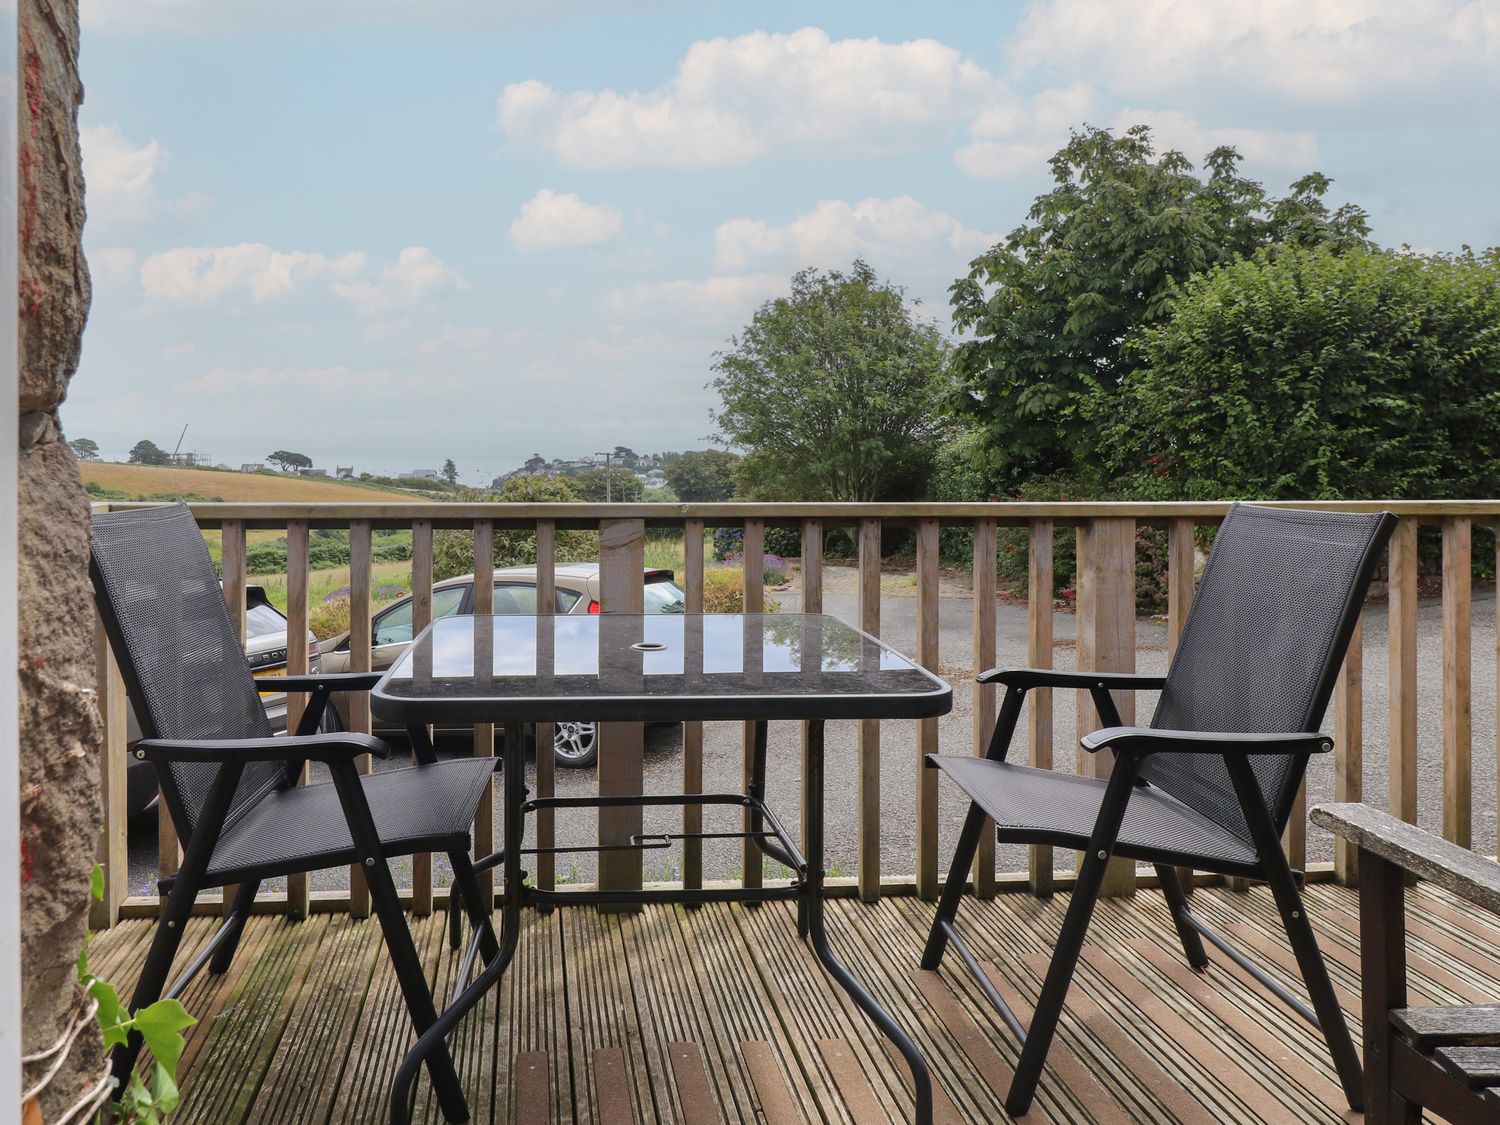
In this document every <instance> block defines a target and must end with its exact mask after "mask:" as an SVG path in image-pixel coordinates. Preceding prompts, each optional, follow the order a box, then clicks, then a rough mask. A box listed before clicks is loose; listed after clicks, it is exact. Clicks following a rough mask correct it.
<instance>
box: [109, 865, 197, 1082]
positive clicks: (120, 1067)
mask: <svg viewBox="0 0 1500 1125" xmlns="http://www.w3.org/2000/svg"><path fill="white" fill-rule="evenodd" d="M197 898H198V888H197V887H196V886H195V885H194V884H192V883H191V882H189V881H187V880H185V879H183V878H182V876H181V875H180V874H179V875H178V878H177V882H176V883H175V884H173V886H172V892H171V893H170V894H169V895H167V906H166V909H165V910H164V911H163V912H162V916H161V918H160V919H159V920H158V921H157V923H156V933H155V934H153V935H152V937H151V951H150V952H149V953H147V954H146V964H145V965H144V967H142V969H141V975H140V979H139V980H137V981H136V985H135V992H134V993H133V994H132V995H131V997H130V1010H131V1011H132V1012H138V1011H140V1010H141V1009H142V1008H144V1007H146V1005H148V1004H154V1003H156V1001H158V1000H160V999H161V994H162V990H163V989H165V988H166V987H167V976H168V974H169V973H171V971H172V960H173V958H175V957H176V956H177V947H178V946H179V945H181V944H182V934H183V930H184V929H185V928H186V926H187V921H188V918H189V917H190V916H191V915H192V912H193V903H194V901H196V899H197ZM143 1042H144V1040H143V1039H142V1038H141V1036H140V1035H139V1034H138V1033H136V1032H131V1034H130V1039H129V1041H128V1042H126V1043H125V1044H123V1045H122V1046H119V1047H116V1048H115V1049H114V1050H113V1051H111V1052H110V1060H109V1069H110V1073H111V1074H113V1075H114V1077H115V1097H116V1098H118V1097H119V1096H120V1094H122V1093H124V1090H125V1087H126V1085H128V1084H129V1082H130V1072H131V1071H132V1070H134V1069H135V1060H136V1058H137V1057H138V1056H139V1055H140V1053H141V1045H142V1043H143ZM179 1077H180V1076H179Z"/></svg>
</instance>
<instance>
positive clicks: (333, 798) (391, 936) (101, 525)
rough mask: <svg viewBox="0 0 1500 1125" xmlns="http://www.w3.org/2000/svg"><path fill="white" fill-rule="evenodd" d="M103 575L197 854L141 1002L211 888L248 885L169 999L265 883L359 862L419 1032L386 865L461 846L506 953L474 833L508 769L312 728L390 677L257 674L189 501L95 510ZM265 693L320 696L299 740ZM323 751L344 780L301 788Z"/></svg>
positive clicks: (150, 996)
mask: <svg viewBox="0 0 1500 1125" xmlns="http://www.w3.org/2000/svg"><path fill="white" fill-rule="evenodd" d="M90 570H91V572H92V576H93V580H94V591H95V596H96V598H97V600H98V604H99V611H100V615H101V616H102V618H103V621H104V626H105V631H106V632H107V633H108V635H109V641H110V646H111V647H112V648H113V649H114V652H115V656H116V658H117V659H118V660H119V663H120V670H121V672H122V673H123V675H124V679H125V686H126V692H127V694H128V695H129V697H130V699H131V702H132V703H133V704H134V707H135V713H136V717H137V719H138V721H139V723H140V727H141V733H142V734H143V735H144V736H145V737H144V739H143V740H142V741H141V742H138V743H137V744H136V745H135V748H134V753H135V755H136V756H137V757H138V758H142V759H144V760H146V761H149V762H151V763H152V764H153V766H154V767H155V770H156V775H157V779H158V782H159V784H160V788H161V798H162V802H163V804H165V806H166V809H167V812H168V814H169V815H170V816H171V817H172V823H173V824H174V825H175V826H176V829H177V835H178V839H179V840H180V841H181V842H182V845H183V848H184V852H183V858H182V865H181V867H180V868H179V870H178V871H177V873H176V874H175V875H174V876H172V877H171V878H169V879H164V880H162V881H161V888H162V890H163V892H166V893H167V902H166V906H165V908H164V909H163V911H162V914H161V918H160V920H159V922H158V924H157V928H156V933H155V935H154V936H153V939H152V943H151V949H150V952H149V953H148V954H147V956H146V964H145V967H144V969H143V970H142V972H141V977H140V982H139V983H138V984H137V986H136V990H135V995H134V997H133V998H132V1000H131V1009H132V1010H135V1009H139V1008H141V1007H144V1006H145V1005H147V1004H150V1003H152V1002H153V1001H155V1000H157V999H159V998H160V997H161V996H162V995H163V991H162V990H163V987H164V985H165V984H166V981H167V975H168V973H169V972H170V970H171V968H172V960H173V958H174V956H175V954H176V952H177V947H178V944H179V943H180V942H181V940H182V934H183V929H184V926H185V924H186V922H187V920H188V917H189V915H190V913H191V911H192V908H193V902H194V900H195V899H196V898H197V895H198V892H199V891H200V890H203V889H204V888H208V887H227V886H234V887H236V888H237V889H236V891H235V893H234V899H233V905H232V907H231V909H230V912H229V914H228V916H227V917H226V918H225V919H224V922H223V925H222V926H220V928H219V929H218V930H217V931H216V932H215V934H214V936H213V938H212V939H211V940H210V941H209V943H208V944H207V945H206V946H205V948H204V949H203V950H202V951H201V952H200V953H199V954H198V956H197V957H195V958H194V959H193V962H192V963H191V964H190V965H188V966H187V968H186V969H185V970H184V971H183V973H182V975H181V976H180V977H179V978H178V979H177V980H176V982H174V983H173V984H172V986H171V987H170V988H169V989H167V990H166V993H165V995H167V996H176V995H178V994H180V993H181V992H182V990H183V989H184V988H186V987H187V984H188V982H189V981H191V980H192V979H193V977H194V976H195V975H196V974H197V973H198V972H199V970H201V969H202V968H203V967H204V965H205V964H207V966H208V968H209V971H210V972H213V973H222V972H225V971H226V970H227V969H228V968H229V965H230V961H231V959H232V958H233V956H234V951H235V947H236V945H237V944H238V942H239V939H240V935H241V933H242V932H243V929H244V925H245V919H246V918H247V917H248V916H249V913H250V908H251V906H252V904H253V903H254V901H255V894H256V891H257V890H258V888H259V886H260V883H261V880H263V879H269V878H273V877H275V876H279V875H290V874H292V873H294V872H306V871H315V870H318V869H320V868H325V867H337V866H342V865H345V864H352V863H358V864H359V865H360V867H361V870H362V871H363V874H364V877H365V881H366V883H367V884H368V886H369V889H370V900H371V903H372V905H373V906H374V909H375V914H376V916H377V917H378V918H379V920H380V926H381V929H382V931H383V932H384V935H385V942H386V946H387V948H388V949H389V951H390V957H391V963H392V965H393V966H394V967H395V970H396V977H397V979H398V981H399V982H400V985H401V991H402V995H403V997H404V998H405V1001H406V1007H407V1010H408V1011H409V1012H410V1013H411V1019H412V1024H413V1025H414V1026H415V1028H416V1031H417V1034H418V1035H420V1034H421V1033H422V1032H423V1031H425V1030H426V1029H427V1028H428V1027H430V1026H431V1025H432V1023H433V1022H434V1021H435V1020H436V1019H437V1012H436V1010H435V1009H434V1006H433V999H432V993H431V992H430V991H429V990H428V987H427V979H426V973H425V972H424V970H423V967H422V963H421V961H420V960H419V959H418V956H417V951H416V947H415V946H414V945H413V944H412V940H411V932H410V931H409V930H408V929H407V925H406V920H405V918H404V916H403V915H402V910H401V902H400V900H399V899H398V898H397V895H396V886H395V883H394V882H393V881H392V879H391V873H390V869H389V867H388V866H387V864H386V861H387V860H388V859H389V858H391V857H392V856H402V855H410V854H412V853H414V852H425V851H433V852H446V853H447V855H448V858H449V861H450V862H451V863H452V864H453V870H454V873H455V875H456V877H457V881H458V886H459V890H460V892H461V896H462V899H463V908H464V909H465V910H466V912H467V913H468V914H469V916H470V919H471V920H472V923H473V925H474V927H475V930H476V938H475V944H476V945H477V946H478V949H479V952H480V954H481V955H482V956H483V957H484V959H485V961H486V962H488V961H489V959H490V958H492V957H494V956H495V955H496V953H497V952H498V945H497V943H496V941H495V935H494V931H493V929H492V928H491V926H490V921H489V919H490V913H491V910H490V906H491V904H489V903H487V902H485V901H484V899H483V897H482V895H481V892H480V890H479V885H478V882H477V880H476V879H475V877H474V869H473V865H472V863H471V860H470V857H469V849H470V847H471V843H470V829H471V827H472V825H473V823H474V814H475V811H476V809H477V808H478V806H479V803H480V800H481V798H482V797H483V795H484V794H485V792H486V791H487V790H488V789H489V787H490V783H491V780H492V778H493V776H494V760H493V759H486V758H464V759H459V760H455V761H444V762H439V761H437V760H436V758H435V757H434V756H433V754H432V751H431V747H430V746H427V745H426V743H425V740H416V742H415V743H414V745H416V746H417V749H418V753H419V757H420V759H421V761H420V764H418V765H416V766H414V767H411V768H408V769H399V770H391V771H387V772H381V773H375V774H371V775H368V776H361V775H360V773H359V772H358V769H357V767H356V759H357V758H358V756H359V755H361V754H373V755H376V756H377V757H381V758H384V757H386V756H387V753H388V750H389V748H388V747H387V746H386V744H385V743H384V742H382V741H381V740H380V739H378V738H372V737H371V736H369V735H365V734H349V733H338V734H317V733H314V732H315V731H316V730H317V726H318V722H319V720H320V718H321V717H322V715H323V713H324V709H325V705H326V704H327V702H328V698H329V695H330V694H331V693H332V692H334V691H351V690H354V691H358V690H368V689H369V688H370V687H371V686H373V685H374V683H375V681H376V680H377V679H379V674H378V673H365V672H354V673H344V674H333V675H309V676H278V677H262V678H260V679H256V678H254V677H253V676H252V675H251V673H250V664H249V661H248V659H247V658H246V656H245V650H244V648H243V647H242V645H241V643H240V639H239V637H238V636H237V635H236V632H235V629H234V627H233V626H232V624H231V623H230V620H229V613H228V610H227V608H226V606H225V602H224V594H223V591H222V589H221V588H220V585H219V580H218V576H217V575H216V574H215V573H214V567H213V563H212V562H211V561H210V559H209V557H208V551H207V549H206V547H205V546H204V543H203V535H202V533H201V532H200V531H199V529H198V526H197V524H196V523H195V522H194V520H193V517H192V515H191V513H189V511H188V510H187V508H186V507H184V506H182V505H180V504H179V505H172V506H169V507H159V508H147V509H137V510H132V511H126V512H112V513H106V514H100V515H96V516H94V518H93V550H92V558H91V562H90ZM289 640H290V643H293V644H297V643H302V642H301V640H300V639H298V638H289ZM267 689H280V690H283V691H303V692H309V693H310V699H309V703H308V706H307V708H306V710H305V711H304V714H303V718H302V721H301V723H300V724H299V725H298V728H297V730H296V732H295V733H293V734H291V735H288V736H285V737H273V736H272V733H271V727H270V724H269V722H268V721H267V719H266V713H265V709H264V708H263V707H262V705H261V701H260V696H259V694H258V692H259V691H263V690H267ZM308 761H313V762H321V763H323V764H324V765H326V766H327V767H328V772H329V774H330V775H331V777H332V781H331V782H323V783H319V784H312V785H307V786H302V787H297V786H296V780H297V778H298V776H299V775H300V774H301V772H302V767H303V764H304V763H305V762H308ZM455 908H456V907H455V906H454V905H453V904H450V907H449V909H450V910H452V909H455ZM140 1047H141V1043H140V1038H139V1036H132V1037H131V1040H130V1042H129V1043H128V1044H126V1045H125V1046H121V1047H117V1048H115V1052H114V1057H113V1059H112V1068H113V1071H114V1074H115V1075H116V1076H117V1077H118V1078H119V1079H120V1084H119V1086H118V1089H119V1090H123V1089H124V1086H125V1080H126V1079H128V1077H129V1075H130V1070H131V1068H132V1067H133V1066H134V1065H135V1059H136V1056H137V1055H138V1054H139V1052H140ZM428 1070H429V1073H430V1075H431V1077H432V1083H433V1087H434V1089H435V1091H436V1093H437V1096H438V1101H439V1104H440V1106H441V1108H442V1110H443V1113H444V1115H445V1116H446V1117H447V1118H448V1119H449V1120H450V1121H466V1120H468V1116H469V1114H468V1108H467V1106H466V1104H465V1102H464V1097H463V1092H462V1090H461V1089H460V1087H459V1083H458V1076H457V1074H456V1073H455V1071H454V1069H453V1061H452V1059H451V1057H450V1056H449V1054H448V1052H447V1051H446V1049H440V1050H438V1051H437V1052H435V1053H434V1054H433V1055H431V1056H429V1058H428Z"/></svg>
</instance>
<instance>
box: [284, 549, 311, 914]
mask: <svg viewBox="0 0 1500 1125" xmlns="http://www.w3.org/2000/svg"><path fill="white" fill-rule="evenodd" d="M307 567H308V531H307V521H306V520H288V521H287V525H286V671H287V675H289V676H305V675H306V674H307V672H308V666H307V665H308V660H307ZM306 705H307V694H306V693H305V692H300V691H289V692H287V696H286V729H287V733H288V734H290V733H291V732H292V731H294V730H296V729H297V724H298V723H299V722H301V720H302V712H303V710H304V708H305V707H306ZM307 780H308V766H307V763H306V762H304V763H303V764H302V772H301V773H299V774H298V775H297V784H298V785H306V784H307ZM309 905H310V896H309V894H308V883H307V873H306V872H305V871H298V872H294V873H293V874H291V875H288V876H287V877H286V912H287V915H288V917H291V918H306V917H307V911H308V907H309Z"/></svg>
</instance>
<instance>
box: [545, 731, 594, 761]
mask: <svg viewBox="0 0 1500 1125" xmlns="http://www.w3.org/2000/svg"><path fill="white" fill-rule="evenodd" d="M556 730H557V733H556V734H555V735H553V737H552V750H553V757H554V758H555V760H556V761H557V764H558V765H559V766H561V767H562V768H563V769H565V770H581V769H588V768H589V767H590V766H592V765H593V764H594V763H595V762H597V761H598V760H599V728H598V727H597V726H595V725H594V724H593V723H558V724H557V726H556Z"/></svg>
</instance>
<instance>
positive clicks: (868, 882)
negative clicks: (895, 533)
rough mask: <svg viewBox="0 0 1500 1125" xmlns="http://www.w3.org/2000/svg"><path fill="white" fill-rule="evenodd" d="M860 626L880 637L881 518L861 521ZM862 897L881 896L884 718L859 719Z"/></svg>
mask: <svg viewBox="0 0 1500 1125" xmlns="http://www.w3.org/2000/svg"><path fill="white" fill-rule="evenodd" d="M859 627H860V628H861V629H862V630H864V631H865V632H866V633H869V634H870V635H871V636H872V637H878V636H880V521H879V520H878V519H868V518H867V519H862V520H860V521H859ZM859 897H860V899H861V901H863V902H875V901H876V900H877V899H879V898H880V720H879V719H861V720H860V722H859Z"/></svg>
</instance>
